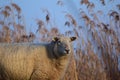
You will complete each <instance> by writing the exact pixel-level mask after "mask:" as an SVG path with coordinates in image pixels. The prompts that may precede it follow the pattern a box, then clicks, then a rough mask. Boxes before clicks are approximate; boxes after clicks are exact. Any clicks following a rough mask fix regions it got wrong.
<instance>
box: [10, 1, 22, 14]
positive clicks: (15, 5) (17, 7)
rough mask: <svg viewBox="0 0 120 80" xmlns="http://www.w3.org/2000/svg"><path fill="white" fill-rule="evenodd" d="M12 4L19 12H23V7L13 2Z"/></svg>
mask: <svg viewBox="0 0 120 80" xmlns="http://www.w3.org/2000/svg"><path fill="white" fill-rule="evenodd" d="M11 5H12V6H13V7H14V8H15V9H16V10H17V12H18V13H20V12H21V8H20V7H19V6H18V5H17V4H15V3H11Z"/></svg>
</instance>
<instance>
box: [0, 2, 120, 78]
mask: <svg viewBox="0 0 120 80" xmlns="http://www.w3.org/2000/svg"><path fill="white" fill-rule="evenodd" d="M110 1H114V0H110ZM82 4H85V5H86V6H87V8H88V10H89V11H92V9H94V7H95V6H94V4H93V3H91V2H90V1H89V0H81V1H80V5H82ZM101 4H103V6H104V5H106V4H105V1H104V0H101ZM57 5H60V6H63V5H64V3H63V2H62V1H61V0H58V2H57ZM116 8H118V11H120V4H118V5H116ZM46 11H47V14H46V16H45V19H46V21H43V20H37V21H36V24H37V25H38V29H37V30H36V32H37V33H39V36H40V39H39V40H40V41H50V40H51V37H52V36H56V35H61V34H60V32H59V30H58V29H57V27H52V28H51V30H48V29H47V27H46V25H47V24H49V23H52V21H50V20H51V16H50V14H49V11H48V10H46ZM118 11H114V10H110V11H109V13H108V15H107V17H109V19H108V23H105V22H104V21H100V20H99V16H100V15H102V14H103V12H102V11H98V12H97V13H93V14H91V17H92V18H91V17H89V16H88V15H87V14H85V12H84V11H83V10H82V9H81V12H80V16H81V19H82V20H84V21H85V25H84V26H81V25H78V24H77V22H76V20H75V19H74V17H73V16H72V15H71V14H69V13H67V14H65V17H67V18H68V20H67V21H66V22H65V26H64V27H72V28H73V30H70V31H66V32H65V33H64V35H65V36H70V35H73V34H74V35H75V36H77V37H78V39H77V41H76V44H77V45H75V49H74V51H73V52H74V53H75V54H73V56H72V58H71V62H70V64H69V68H68V71H67V72H66V75H65V76H64V80H75V79H76V80H120V12H118ZM23 18H24V17H23V16H22V15H21V8H20V7H19V6H18V5H17V4H15V3H12V4H10V5H6V6H5V7H2V8H0V42H7V43H12V42H17V43H19V42H33V41H34V40H35V39H36V35H35V34H34V33H32V32H30V33H29V34H28V33H26V30H25V28H26V26H25V23H24V19H23ZM83 34H85V35H83ZM84 36H85V37H84ZM118 66H119V67H118Z"/></svg>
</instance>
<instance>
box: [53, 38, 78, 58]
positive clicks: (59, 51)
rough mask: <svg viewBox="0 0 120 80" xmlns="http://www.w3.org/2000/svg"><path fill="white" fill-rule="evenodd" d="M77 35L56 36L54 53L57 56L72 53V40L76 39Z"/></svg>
mask: <svg viewBox="0 0 120 80" xmlns="http://www.w3.org/2000/svg"><path fill="white" fill-rule="evenodd" d="M75 39H76V37H60V38H59V37H54V38H53V41H52V42H53V43H54V49H53V50H54V54H55V56H57V57H60V56H64V55H67V54H69V53H71V42H72V41H74V40H75Z"/></svg>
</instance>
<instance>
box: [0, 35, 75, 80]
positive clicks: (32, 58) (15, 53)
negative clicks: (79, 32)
mask: <svg viewBox="0 0 120 80" xmlns="http://www.w3.org/2000/svg"><path fill="white" fill-rule="evenodd" d="M75 39H76V37H70V38H68V37H55V38H54V39H53V40H52V41H51V42H50V43H47V44H34V43H32V44H29V43H26V44H22V43H14V44H12V43H11V44H10V43H1V44H0V80H61V79H62V76H63V75H64V73H65V70H66V68H67V65H68V63H69V59H70V54H71V41H74V40H75Z"/></svg>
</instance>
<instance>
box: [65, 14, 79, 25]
mask: <svg viewBox="0 0 120 80" xmlns="http://www.w3.org/2000/svg"><path fill="white" fill-rule="evenodd" d="M65 16H66V17H68V18H69V19H70V21H71V23H72V24H73V25H74V26H75V27H76V26H77V22H76V20H75V19H74V17H73V16H72V15H70V14H66V15H65Z"/></svg>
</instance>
